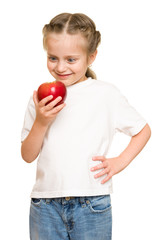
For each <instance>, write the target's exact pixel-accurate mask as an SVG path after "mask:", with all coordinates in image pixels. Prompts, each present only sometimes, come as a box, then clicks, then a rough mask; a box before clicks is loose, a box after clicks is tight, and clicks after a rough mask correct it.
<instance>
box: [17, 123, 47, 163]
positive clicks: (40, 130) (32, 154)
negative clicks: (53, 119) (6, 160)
mask: <svg viewBox="0 0 159 240" xmlns="http://www.w3.org/2000/svg"><path fill="white" fill-rule="evenodd" d="M46 131H47V127H46V126H41V125H39V123H38V122H37V121H35V122H34V124H33V126H32V129H31V131H30V133H29V135H28V136H27V137H26V139H25V140H24V141H23V142H22V146H21V155H22V158H23V159H24V161H26V162H28V163H31V162H33V161H34V160H35V159H36V158H37V156H38V154H39V152H40V150H41V147H42V144H43V140H44V136H45V133H46Z"/></svg>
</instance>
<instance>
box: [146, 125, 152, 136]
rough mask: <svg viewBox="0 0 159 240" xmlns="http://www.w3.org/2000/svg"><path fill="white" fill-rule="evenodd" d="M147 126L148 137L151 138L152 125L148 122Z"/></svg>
mask: <svg viewBox="0 0 159 240" xmlns="http://www.w3.org/2000/svg"><path fill="white" fill-rule="evenodd" d="M145 128H146V130H147V138H148V140H149V139H150V137H151V128H150V126H149V125H148V124H146V126H145Z"/></svg>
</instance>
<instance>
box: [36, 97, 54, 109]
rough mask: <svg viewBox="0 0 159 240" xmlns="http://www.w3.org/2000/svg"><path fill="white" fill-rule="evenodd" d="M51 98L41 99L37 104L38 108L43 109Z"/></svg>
mask: <svg viewBox="0 0 159 240" xmlns="http://www.w3.org/2000/svg"><path fill="white" fill-rule="evenodd" d="M52 98H53V96H52V95H49V96H47V97H45V98H43V99H42V100H41V101H40V102H39V106H40V107H44V106H45V105H46V103H47V102H49V101H50V100H51V99H52Z"/></svg>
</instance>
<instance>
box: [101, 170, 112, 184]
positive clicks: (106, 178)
mask: <svg viewBox="0 0 159 240" xmlns="http://www.w3.org/2000/svg"><path fill="white" fill-rule="evenodd" d="M112 176H113V175H112V174H111V173H110V172H109V174H108V175H107V176H106V177H105V178H104V179H103V180H102V181H101V184H104V183H106V182H107V181H109V180H110V179H111V178H112Z"/></svg>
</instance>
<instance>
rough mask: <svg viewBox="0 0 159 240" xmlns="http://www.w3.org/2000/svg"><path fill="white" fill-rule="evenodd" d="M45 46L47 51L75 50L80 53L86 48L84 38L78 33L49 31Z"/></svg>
mask: <svg viewBox="0 0 159 240" xmlns="http://www.w3.org/2000/svg"><path fill="white" fill-rule="evenodd" d="M46 47H47V51H48V52H50V53H51V52H57V51H58V52H59V51H60V52H61V51H63V52H65V53H69V54H70V52H72V53H74V52H76V53H81V52H85V50H86V40H85V38H84V37H83V36H82V35H81V34H80V33H78V34H74V35H71V34H67V33H50V34H48V36H47V40H46Z"/></svg>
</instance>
